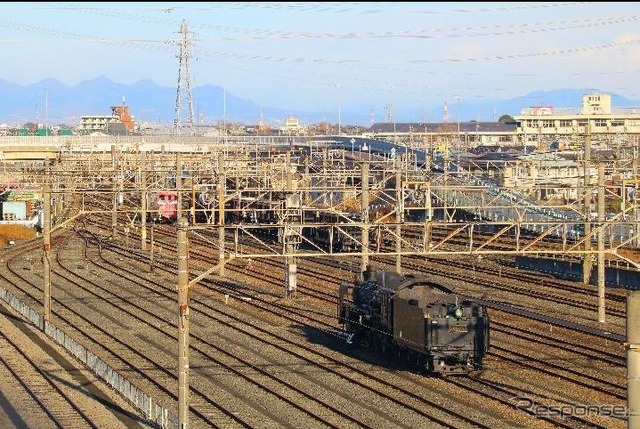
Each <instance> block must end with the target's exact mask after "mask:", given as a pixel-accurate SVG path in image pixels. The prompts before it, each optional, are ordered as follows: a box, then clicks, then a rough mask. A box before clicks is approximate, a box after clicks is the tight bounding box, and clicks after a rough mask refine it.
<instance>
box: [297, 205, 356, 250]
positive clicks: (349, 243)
mask: <svg viewBox="0 0 640 429" xmlns="http://www.w3.org/2000/svg"><path fill="white" fill-rule="evenodd" d="M310 213H311V214H308V215H307V218H306V219H305V222H310V223H315V224H316V225H315V226H312V227H305V228H303V230H302V231H303V235H304V236H305V237H307V238H308V239H309V240H310V241H312V242H313V243H315V244H316V245H317V246H318V247H320V248H322V249H324V250H326V251H330V252H344V253H348V252H359V251H360V250H361V249H362V226H361V225H359V224H360V223H362V214H360V213H338V212H334V211H323V210H319V211H316V212H315V213H314V212H310ZM351 223H353V224H354V225H350V224H351Z"/></svg>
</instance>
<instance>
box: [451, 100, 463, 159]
mask: <svg viewBox="0 0 640 429" xmlns="http://www.w3.org/2000/svg"><path fill="white" fill-rule="evenodd" d="M453 98H455V99H456V100H458V111H457V116H458V156H457V159H458V163H460V146H461V143H462V142H461V141H460V140H461V139H460V100H461V97H460V96H459V95H456V96H454V97H453Z"/></svg>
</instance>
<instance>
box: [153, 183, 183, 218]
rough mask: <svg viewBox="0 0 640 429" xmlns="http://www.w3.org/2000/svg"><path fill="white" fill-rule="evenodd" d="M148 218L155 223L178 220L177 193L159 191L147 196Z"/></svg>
mask: <svg viewBox="0 0 640 429" xmlns="http://www.w3.org/2000/svg"><path fill="white" fill-rule="evenodd" d="M149 217H150V220H151V221H153V222H157V223H173V222H175V221H177V220H178V192H177V191H168V190H161V191H155V192H151V193H150V194H149Z"/></svg>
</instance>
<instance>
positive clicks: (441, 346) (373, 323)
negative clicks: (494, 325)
mask: <svg viewBox="0 0 640 429" xmlns="http://www.w3.org/2000/svg"><path fill="white" fill-rule="evenodd" d="M350 286H351V285H349V283H348V282H345V283H343V284H342V285H341V286H340V291H339V297H338V298H339V299H338V322H339V323H340V324H341V325H343V326H344V329H345V334H346V337H347V339H348V342H349V343H353V344H357V345H361V346H367V347H369V348H372V349H375V350H381V351H385V352H390V353H392V355H393V356H395V357H399V358H401V359H403V360H406V361H408V362H412V363H415V364H417V365H418V367H419V368H420V369H422V370H423V371H426V372H427V373H431V374H439V375H449V374H459V375H460V374H462V375H465V374H469V373H470V372H472V371H475V370H479V369H481V368H482V361H483V358H484V356H485V354H486V352H487V350H488V348H489V315H488V314H487V310H486V308H485V307H484V306H482V305H480V304H478V303H475V302H472V301H469V300H465V299H461V298H459V297H458V296H457V295H456V294H455V293H454V292H453V290H452V289H450V288H448V287H446V286H444V285H441V284H437V283H434V282H432V281H430V280H429V279H428V278H426V277H419V276H414V275H406V276H398V275H396V274H393V273H388V272H376V271H375V270H373V269H371V268H370V267H368V268H367V270H366V271H364V272H363V273H362V274H361V275H359V276H357V277H356V280H355V282H354V285H353V290H352V296H351V300H349V299H348V296H347V295H348V290H349V289H350Z"/></svg>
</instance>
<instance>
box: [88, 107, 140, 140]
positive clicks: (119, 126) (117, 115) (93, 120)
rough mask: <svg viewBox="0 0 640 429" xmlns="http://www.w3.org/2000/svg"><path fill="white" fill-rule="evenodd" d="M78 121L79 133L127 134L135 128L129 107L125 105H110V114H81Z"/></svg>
mask: <svg viewBox="0 0 640 429" xmlns="http://www.w3.org/2000/svg"><path fill="white" fill-rule="evenodd" d="M80 121H81V122H80V129H79V132H80V133H81V134H92V133H105V134H128V133H131V132H133V131H134V128H135V123H134V121H133V118H132V116H131V114H130V113H129V107H127V106H125V105H122V106H111V115H92V116H82V118H81V119H80Z"/></svg>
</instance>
